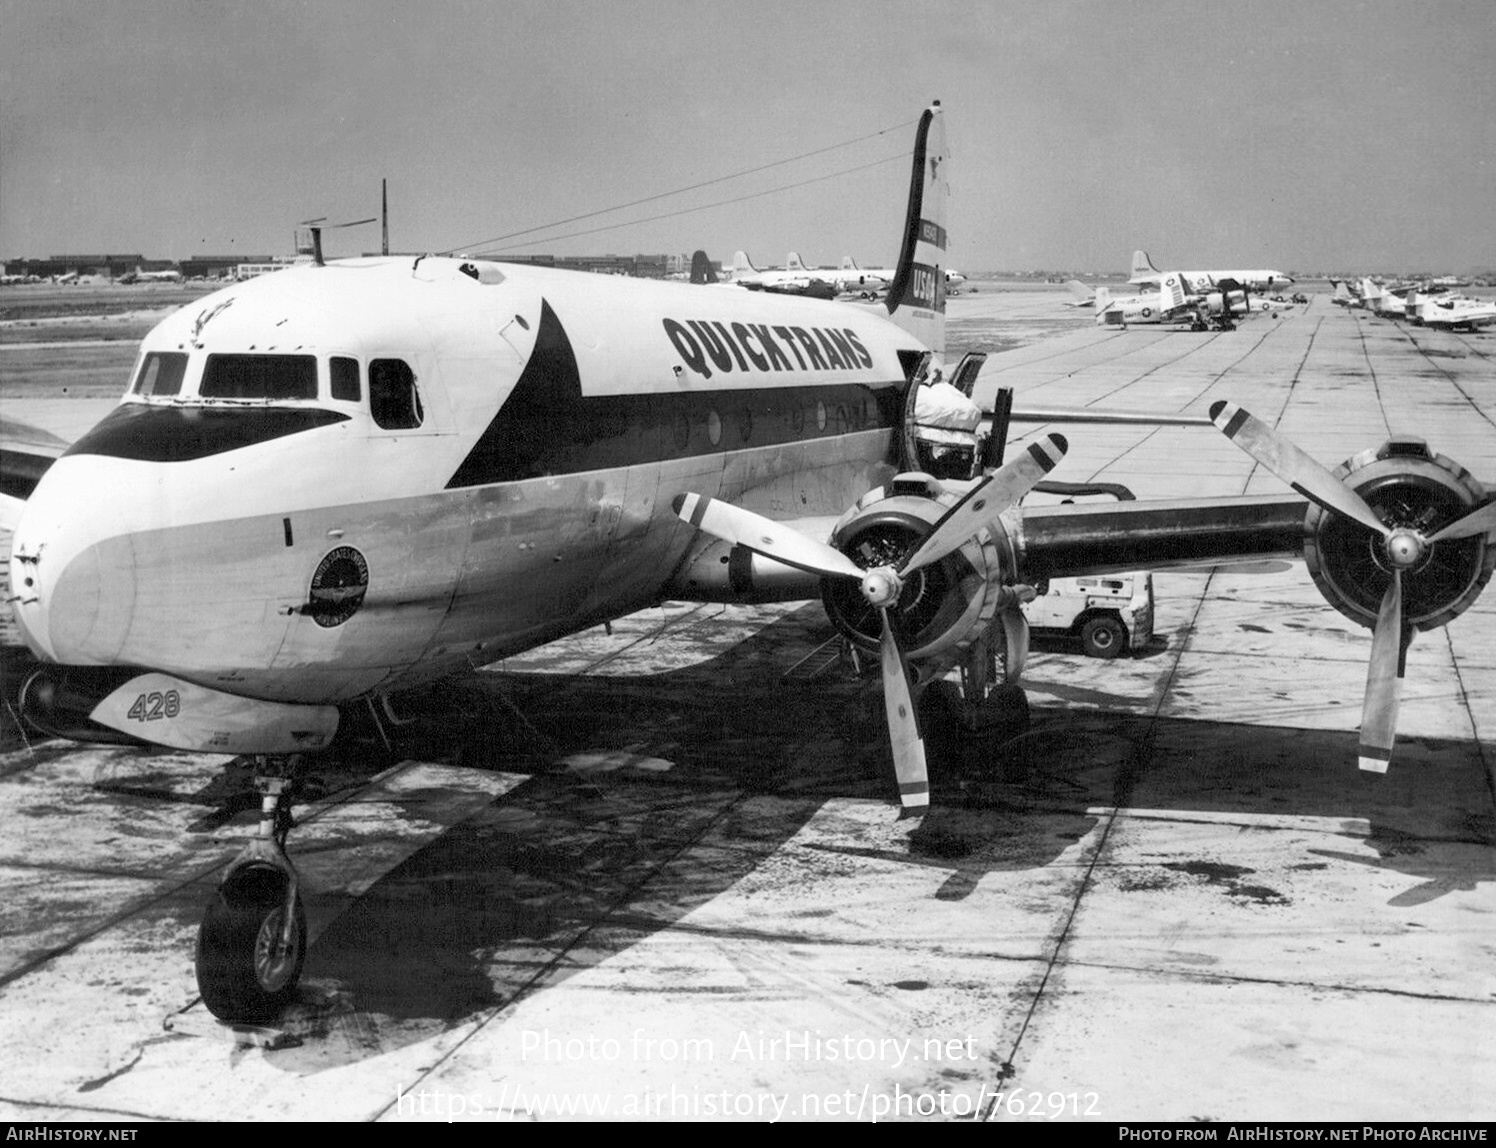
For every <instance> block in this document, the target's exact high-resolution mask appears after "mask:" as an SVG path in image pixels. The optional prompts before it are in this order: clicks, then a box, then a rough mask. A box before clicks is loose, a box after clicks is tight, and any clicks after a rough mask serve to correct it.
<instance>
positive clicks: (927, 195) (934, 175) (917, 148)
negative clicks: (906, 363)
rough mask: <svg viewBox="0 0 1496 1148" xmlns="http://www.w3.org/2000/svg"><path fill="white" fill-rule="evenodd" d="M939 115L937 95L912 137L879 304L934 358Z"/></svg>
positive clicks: (942, 164)
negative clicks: (902, 207)
mask: <svg viewBox="0 0 1496 1148" xmlns="http://www.w3.org/2000/svg"><path fill="white" fill-rule="evenodd" d="M949 156H950V151H949V149H948V148H947V146H946V141H945V114H944V112H943V111H942V110H941V107H940V103H939V101H938V100H937V101H936V102H935V103H934V104H933V105H932V106H930V107H928V108H926V109H925V113H924V115H923V116H921V117H920V121H919V129H918V131H916V132H915V136H914V168H913V171H912V173H911V177H910V181H909V210H908V213H907V214H906V216H905V219H904V242H903V246H902V247H901V248H900V250H899V263H898V269H897V270H896V271H895V273H894V279H893V283H892V285H891V286H890V287H889V288H888V297H887V298H886V299H885V300H884V306H886V307H887V308H888V317H889V318H890V319H891V320H893V321H894V322H895V323H897V324H898V325H899V326H900V327H902V328H903V329H904V330H906V331H908V332H909V333H910V334H911V335H913V336H914V337H915V338H916V339H918V340H919V341H920V342H921V343H923V344H924V345H925V346H926V347H927V348H928V349H929V350H930V351H931V352H932V353H933V354H934V356H935V357H936V358H937V359H942V358H944V357H945V272H944V271H943V270H942V267H943V265H944V263H945V258H946V226H947V220H948V218H949V213H950V200H951V185H950V172H949V171H948V170H947V168H948V162H949Z"/></svg>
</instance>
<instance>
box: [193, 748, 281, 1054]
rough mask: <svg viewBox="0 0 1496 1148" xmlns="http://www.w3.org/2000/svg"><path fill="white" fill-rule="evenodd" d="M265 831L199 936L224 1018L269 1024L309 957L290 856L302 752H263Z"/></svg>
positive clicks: (213, 1006) (232, 872)
mask: <svg viewBox="0 0 1496 1148" xmlns="http://www.w3.org/2000/svg"><path fill="white" fill-rule="evenodd" d="M255 766H256V774H255V788H257V789H258V790H259V791H260V794H261V802H260V828H259V833H258V834H257V835H256V836H255V837H254V838H253V839H252V840H251V841H249V842H248V843H247V844H246V845H245V846H244V850H243V851H242V852H241V853H240V854H239V856H238V857H236V858H235V859H234V860H233V862H232V863H230V865H229V867H228V871H227V872H226V873H225V874H224V877H223V881H222V882H221V883H220V885H219V887H218V891H217V893H215V894H214V897H213V900H211V901H210V902H209V903H208V906H207V908H206V909H205V910H204V912H203V921H202V925H201V927H200V928H199V929H198V934H197V987H198V991H199V992H200V993H202V997H203V1003H204V1004H205V1005H207V1006H208V1011H210V1012H211V1013H212V1014H213V1015H214V1016H216V1017H217V1018H218V1019H219V1020H222V1021H228V1022H237V1023H246V1024H261V1023H264V1022H266V1021H269V1020H273V1019H274V1018H275V1017H276V1016H277V1015H278V1014H279V1013H280V1011H281V1009H283V1008H284V1007H285V1006H286V1004H287V1003H289V1002H290V1000H291V998H292V996H293V995H294V994H295V992H296V983H297V981H298V980H300V978H301V967H302V964H303V963H304V962H305V960H306V913H305V912H304V911H303V909H302V905H301V890H300V882H299V880H298V878H297V875H296V870H295V868H294V867H293V866H292V864H291V860H290V858H289V857H287V856H286V849H285V843H286V835H287V834H288V833H290V831H291V826H292V824H293V821H292V818H291V801H292V799H293V797H294V795H295V792H296V789H297V781H298V774H299V773H300V767H301V758H300V757H299V756H291V757H268V756H267V757H257V758H256V760H255Z"/></svg>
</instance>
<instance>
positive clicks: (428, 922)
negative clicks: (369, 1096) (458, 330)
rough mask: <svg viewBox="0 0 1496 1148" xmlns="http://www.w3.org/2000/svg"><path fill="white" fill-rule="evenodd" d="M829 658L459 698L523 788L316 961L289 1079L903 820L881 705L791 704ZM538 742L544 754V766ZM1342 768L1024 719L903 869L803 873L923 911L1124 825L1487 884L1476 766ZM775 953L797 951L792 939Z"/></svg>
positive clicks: (808, 692)
mask: <svg viewBox="0 0 1496 1148" xmlns="http://www.w3.org/2000/svg"><path fill="white" fill-rule="evenodd" d="M827 633H828V631H827V629H826V623H825V621H824V619H822V618H820V617H819V614H818V611H814V610H806V611H800V612H799V613H797V614H794V615H790V616H787V617H786V618H784V619H782V620H781V621H779V622H777V623H775V624H773V625H771V626H769V627H767V628H766V629H765V630H763V631H761V632H760V633H759V634H758V635H756V636H755V637H753V638H751V639H749V640H747V641H745V642H743V643H741V644H739V645H738V646H736V647H734V648H733V649H732V650H731V651H729V652H728V653H727V654H724V655H722V656H719V657H715V658H712V659H710V660H707V661H704V662H701V663H699V664H696V665H692V666H690V667H688V668H685V669H676V670H671V671H669V672H664V673H660V674H656V675H651V676H644V677H603V676H598V675H581V676H565V675H562V676H559V677H558V676H556V675H539V674H536V675H529V674H518V675H503V676H502V677H498V676H495V675H486V674H476V675H473V676H472V677H471V679H469V680H465V681H464V682H463V683H462V685H463V687H464V689H467V690H470V691H471V690H476V691H478V692H480V693H481V692H482V691H484V690H486V689H502V690H503V691H504V693H505V694H506V695H507V696H508V697H510V698H511V699H513V700H514V702H515V703H516V704H517V706H518V708H519V709H520V710H521V711H522V712H523V713H524V714H525V715H526V717H527V718H528V720H529V721H530V722H531V723H533V727H534V732H529V731H525V733H524V734H523V735H522V736H520V737H518V738H516V736H515V731H514V728H513V726H512V725H511V726H510V727H509V729H508V730H507V732H506V731H505V729H503V728H502V727H501V726H490V727H489V728H487V729H486V730H482V731H478V732H471V731H470V732H469V734H468V736H466V737H464V738H463V739H462V742H463V745H464V746H465V750H464V753H463V755H462V756H463V760H464V763H465V764H468V765H478V764H481V763H482V762H484V761H485V760H487V761H488V763H489V764H492V765H494V766H496V767H500V768H508V769H516V770H520V769H521V767H522V766H523V770H522V771H524V772H530V773H533V777H532V779H531V780H530V781H528V782H526V783H525V784H523V785H521V786H519V787H518V788H516V789H514V790H512V791H511V792H509V793H507V794H505V795H504V796H503V797H501V798H499V799H497V800H496V801H495V802H493V803H492V804H491V805H490V806H488V807H487V808H486V809H484V810H483V811H482V813H481V814H480V815H479V816H477V817H474V818H472V819H470V820H469V821H467V822H465V823H464V824H462V825H460V826H458V827H457V828H455V829H453V830H450V831H448V832H447V833H445V834H444V835H443V836H442V837H440V838H439V839H438V840H436V841H434V842H433V843H432V844H430V845H429V846H427V847H426V848H424V849H422V850H421V851H420V852H418V853H417V854H415V855H414V856H412V857H411V858H409V859H408V860H407V861H405V862H404V863H403V864H401V865H400V866H399V867H397V868H396V869H394V870H393V871H391V872H390V873H389V874H387V875H386V876H385V877H384V878H382V879H381V880H380V881H378V882H377V883H376V884H375V885H374V886H373V887H372V888H371V889H369V890H368V891H367V892H366V893H365V894H364V895H363V896H362V897H360V898H359V899H358V900H357V901H356V902H355V903H354V904H353V905H352V906H351V907H350V908H349V909H348V910H347V911H346V912H345V913H343V915H342V916H341V917H340V918H339V919H337V920H336V921H335V922H334V923H333V924H332V925H331V926H330V927H329V928H328V930H327V931H326V932H325V933H323V934H322V936H321V937H320V938H319V939H318V940H317V941H315V942H314V944H313V946H312V949H311V952H310V954H309V957H308V961H307V966H306V973H305V981H304V991H303V997H304V1002H305V1011H304V1015H303V1017H302V1019H301V1021H300V1022H299V1023H301V1024H302V1025H303V1031H304V1032H305V1034H306V1035H308V1036H318V1035H331V1034H332V1033H333V1032H334V1030H339V1031H342V1032H343V1033H344V1036H345V1037H346V1039H338V1040H329V1041H318V1042H316V1043H317V1045H318V1046H319V1047H317V1049H316V1051H315V1052H313V1051H311V1049H310V1048H309V1049H307V1050H305V1051H303V1050H297V1049H290V1050H286V1051H284V1052H283V1053H280V1054H278V1056H277V1061H279V1062H281V1063H284V1064H285V1066H286V1067H287V1068H288V1069H292V1070H297V1071H316V1070H318V1069H319V1068H323V1067H327V1066H328V1065H329V1063H330V1062H331V1061H336V1062H347V1061H348V1060H356V1059H361V1058H363V1057H365V1056H369V1055H373V1054H374V1053H375V1052H377V1051H379V1050H388V1049H389V1048H390V1047H391V1046H392V1045H403V1044H406V1043H409V1042H412V1041H416V1040H420V1039H424V1038H427V1037H429V1036H431V1035H433V1034H434V1033H436V1032H438V1031H440V1030H442V1029H444V1028H448V1027H452V1026H457V1025H461V1024H464V1023H469V1022H472V1021H473V1020H476V1019H479V1018H481V1017H482V1016H483V1015H484V1014H489V1013H492V1012H494V1011H497V1010H499V1009H501V1008H503V1007H506V1006H508V1005H511V1004H512V1003H514V1002H515V1001H516V1000H517V999H519V998H520V997H521V996H523V995H525V994H526V993H528V992H530V991H533V990H535V989H539V988H547V987H554V986H556V985H557V984H559V983H561V982H563V981H564V980H565V979H567V978H569V977H570V976H572V975H575V974H576V973H578V972H581V971H584V970H586V969H589V968H592V967H594V966H595V965H597V964H598V963H600V962H601V961H603V960H605V959H608V958H610V957H613V956H615V955H617V954H618V953H621V952H623V951H626V950H627V949H628V948H629V947H631V946H632V945H635V944H638V943H639V942H641V941H643V940H644V939H646V938H648V937H650V936H652V935H653V934H655V933H658V932H659V931H660V930H663V929H666V928H669V927H677V928H680V927H685V928H689V927H690V926H689V925H688V924H683V923H682V922H683V920H684V918H686V917H687V915H688V914H690V913H691V912H692V910H694V909H696V908H698V907H700V906H702V905H704V904H706V903H707V902H709V901H711V900H712V899H713V898H716V897H718V896H719V895H720V894H722V893H723V892H724V891H726V890H727V889H729V888H730V887H731V886H732V885H733V884H735V883H736V882H738V881H739V880H741V879H742V878H743V877H745V876H747V875H748V874H750V873H752V872H753V871H754V870H755V869H757V868H758V867H759V866H760V865H762V864H763V863H764V862H766V861H767V860H768V859H769V858H770V857H771V856H772V855H773V854H774V853H775V852H776V851H777V850H779V849H780V848H781V847H782V846H784V845H785V843H786V842H788V841H789V840H790V839H791V838H793V837H795V836H796V834H797V833H799V832H800V830H801V829H802V828H803V827H804V826H805V825H806V824H807V822H809V821H810V819H811V818H812V817H814V816H815V815H816V814H817V812H818V811H820V810H821V809H822V808H823V807H824V806H825V804H826V803H827V802H828V801H831V800H834V799H848V798H852V799H868V800H874V801H884V802H887V803H888V805H889V808H888V816H889V817H890V818H895V817H897V813H896V812H895V809H894V807H893V802H894V800H895V799H894V795H893V785H892V780H891V777H889V776H887V775H889V774H890V773H891V770H890V769H889V766H888V761H887V748H886V740H885V739H886V730H885V728H884V718H883V713H882V705H881V699H880V696H879V693H878V685H877V682H876V679H872V680H868V679H862V680H858V679H854V678H852V677H851V676H850V675H848V674H845V673H828V674H826V675H824V676H823V678H822V679H818V680H817V681H815V682H814V683H810V684H807V683H804V682H789V683H787V682H783V681H781V679H780V674H781V672H782V671H783V670H784V669H785V668H786V667H787V666H789V665H790V664H792V663H793V662H794V661H796V660H797V659H798V658H800V657H801V656H803V654H804V653H805V652H807V651H809V650H811V649H814V648H815V646H816V645H818V644H819V643H820V642H821V641H823V640H824V637H825V636H826V634H827ZM490 717H491V715H490ZM447 724H448V726H449V727H450V723H447ZM537 734H538V735H539V737H540V738H541V739H548V741H549V742H550V743H552V744H550V745H548V746H546V747H545V748H544V749H540V748H536V743H535V738H536V735H537ZM525 737H528V738H529V739H530V745H529V747H526V746H525V745H523V744H522V743H523V740H524V738H525ZM517 740H518V741H519V742H520V743H521V744H519V745H517V744H516V741H517ZM1354 750H1355V735H1354V733H1350V732H1317V731H1304V730H1289V729H1275V728H1260V727H1251V728H1246V727H1242V726H1239V725H1232V724H1226V723H1211V722H1201V721H1195V720H1176V719H1150V718H1147V717H1143V716H1137V715H1132V714H1116V713H1107V712H1102V711H1075V710H1066V709H1065V708H1063V707H1052V708H1051V707H1036V708H1035V710H1034V720H1033V724H1032V726H1031V728H1030V730H1029V731H1028V732H1027V733H1026V734H1024V735H1023V736H1021V737H1019V738H1018V739H1016V740H1015V741H1012V742H1010V743H1009V744H1008V745H1007V746H1006V747H1005V748H1004V749H1003V750H1002V751H1001V752H999V753H996V754H995V755H994V756H993V757H992V759H991V760H988V761H985V762H983V761H974V760H973V755H971V754H970V753H968V754H964V755H962V757H963V760H961V761H959V762H950V761H932V784H933V789H934V793H935V795H936V797H935V800H934V803H933V805H932V808H931V810H930V812H929V813H928V814H926V816H925V817H924V818H923V820H922V821H921V823H920V824H919V825H918V827H917V828H915V829H914V830H913V831H912V832H911V833H910V834H909V835H908V839H907V840H908V851H907V852H903V853H898V854H890V853H889V852H888V851H887V850H882V851H880V850H877V849H869V848H866V847H864V846H862V845H860V844H858V843H857V842H855V841H852V840H850V839H849V841H848V842H847V843H846V844H840V843H837V844H827V843H824V842H822V843H816V844H812V845H810V846H809V848H810V849H811V850H819V851H821V852H823V853H826V854H828V855H830V854H836V855H840V856H828V864H836V863H840V864H845V861H846V858H847V857H849V856H850V857H856V856H859V855H865V856H873V857H880V858H885V859H886V858H888V857H890V856H892V857H893V859H896V860H898V861H901V862H905V863H908V864H915V865H922V866H929V867H935V868H938V869H941V870H944V871H947V873H948V876H947V877H946V879H945V881H944V882H943V883H942V885H941V887H940V889H939V891H938V892H937V894H936V896H937V898H938V899H942V900H959V899H961V898H963V897H965V896H967V895H968V894H969V893H970V892H971V891H972V890H973V889H975V888H976V886H977V884H978V883H979V882H980V881H981V880H982V878H983V877H984V876H986V875H987V874H989V873H993V872H999V871H1004V870H1020V869H1021V870H1028V869H1041V868H1043V867H1045V866H1047V865H1049V864H1051V863H1053V862H1054V861H1055V860H1056V858H1057V857H1059V856H1060V855H1061V854H1062V853H1064V852H1065V851H1066V850H1067V849H1069V848H1071V847H1072V846H1073V845H1074V844H1075V843H1076V842H1078V841H1080V840H1082V839H1083V838H1084V837H1085V836H1086V835H1087V834H1089V833H1091V832H1092V830H1093V829H1094V828H1095V827H1096V825H1097V823H1098V821H1099V819H1100V818H1101V817H1102V816H1105V815H1106V813H1107V811H1108V810H1109V809H1111V808H1113V807H1118V806H1120V807H1126V808H1128V809H1132V810H1162V811H1168V813H1169V814H1170V815H1171V816H1181V817H1185V818H1187V817H1188V816H1189V815H1190V814H1192V813H1206V814H1209V815H1211V816H1212V817H1214V818H1216V819H1222V818H1224V819H1225V820H1227V821H1228V822H1229V820H1230V818H1231V817H1232V816H1233V815H1237V814H1239V815H1241V816H1242V817H1243V818H1244V819H1250V818H1254V817H1256V818H1260V817H1261V815H1263V814H1273V815H1301V816H1314V817H1323V818H1329V819H1333V820H1334V821H1336V822H1339V823H1342V824H1344V825H1346V826H1347V827H1348V828H1347V833H1348V838H1354V839H1356V840H1362V841H1365V842H1366V843H1367V844H1370V845H1372V846H1373V847H1374V848H1376V849H1377V850H1378V851H1379V853H1380V858H1379V860H1377V861H1371V862H1367V861H1366V859H1365V858H1364V857H1363V856H1362V855H1361V853H1355V854H1351V853H1349V852H1348V853H1347V855H1348V856H1354V857H1355V859H1357V860H1359V861H1362V862H1363V863H1369V864H1379V865H1381V866H1385V867H1388V868H1392V869H1395V870H1397V871H1398V872H1402V873H1407V874H1412V875H1415V876H1418V877H1419V878H1420V879H1421V880H1423V882H1424V884H1423V885H1420V886H1419V887H1418V890H1413V891H1410V894H1412V895H1415V900H1416V898H1417V897H1422V898H1423V899H1427V898H1428V897H1434V896H1439V895H1441V894H1442V892H1445V891H1448V890H1449V889H1453V888H1468V887H1471V885H1472V884H1473V883H1475V882H1479V881H1489V880H1491V879H1493V878H1496V872H1492V871H1489V860H1488V854H1486V853H1485V852H1483V851H1481V850H1474V851H1472V852H1473V853H1474V854H1476V855H1478V856H1479V857H1481V858H1484V859H1485V860H1482V861H1478V862H1477V863H1476V864H1477V866H1479V865H1482V864H1484V865H1486V866H1488V868H1487V869H1485V870H1482V871H1479V872H1475V871H1470V870H1466V871H1463V872H1460V873H1452V872H1451V871H1450V869H1449V866H1448V864H1447V863H1445V862H1443V861H1441V860H1440V859H1439V858H1438V857H1436V856H1434V855H1432V854H1433V853H1435V852H1437V850H1433V851H1432V852H1430V847H1432V846H1436V845H1437V844H1439V843H1448V842H1466V843H1470V844H1475V845H1488V844H1490V843H1491V842H1492V841H1493V839H1496V826H1493V818H1492V813H1491V799H1490V795H1489V793H1488V792H1487V791H1486V788H1485V779H1484V774H1483V770H1482V769H1481V768H1480V763H1479V752H1478V749H1477V748H1476V747H1474V746H1473V745H1472V744H1471V743H1469V742H1459V741H1453V740H1449V741H1445V740H1431V739H1430V740H1419V739H1407V744H1406V745H1405V746H1402V747H1400V755H1401V756H1402V760H1401V762H1400V765H1401V766H1403V768H1401V769H1397V770H1394V771H1393V773H1392V774H1390V775H1389V776H1387V777H1380V778H1378V777H1366V776H1362V775H1360V774H1359V773H1358V771H1357V770H1356V769H1355V766H1354ZM578 761H581V763H582V764H581V765H578V764H577V762H578ZM568 763H569V764H568ZM665 763H668V764H669V768H668V769H666V768H662V766H663V765H664V764H665ZM1357 827H1359V828H1357ZM292 840H293V847H294V835H293V839H292ZM1348 850H1349V840H1348ZM1314 863H1315V862H1314V861H1313V860H1312V859H1311V861H1310V862H1309V864H1311V865H1312V864H1314ZM1201 865H1204V866H1205V869H1209V868H1210V866H1209V864H1208V863H1207V862H1203V861H1202V862H1201ZM1176 867H1177V866H1176ZM1185 867H1186V868H1188V865H1186V866H1185ZM1217 868H1219V866H1217ZM1205 869H1201V872H1205ZM1191 872H1193V870H1191ZM1245 872H1246V871H1243V873H1245ZM1207 875H1208V876H1210V877H1211V878H1212V879H1218V880H1228V882H1231V881H1234V884H1232V889H1233V891H1234V893H1235V894H1237V895H1249V896H1256V897H1259V898H1266V899H1267V900H1268V901H1269V902H1270V901H1271V899H1272V897H1273V896H1274V891H1273V890H1271V889H1263V888H1259V887H1258V886H1257V885H1254V884H1252V883H1251V882H1250V880H1247V879H1246V878H1245V877H1244V876H1243V875H1242V874H1225V875H1224V876H1222V874H1221V873H1217V872H1216V871H1215V870H1213V869H1212V870H1211V871H1210V873H1209V874H1207ZM1419 890H1422V892H1421V893H1420V892H1419ZM1410 894H1404V895H1403V896H1404V897H1407V896H1409V895H1410ZM714 935H718V936H720V935H721V930H720V927H718V928H717V929H716V930H715V931H714ZM744 935H745V936H747V935H749V934H748V933H746V932H745V934H744ZM754 935H755V936H757V935H758V934H754ZM764 939H768V940H777V941H782V942H785V943H790V942H793V941H794V940H795V939H796V933H795V926H794V924H793V922H786V924H785V926H784V928H783V930H782V931H780V930H776V931H775V933H774V935H773V936H772V937H765V938H764ZM292 1027H293V1028H294V1027H295V1025H294V1023H293V1026H292ZM329 1058H331V1061H330V1060H329Z"/></svg>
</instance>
